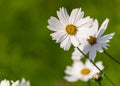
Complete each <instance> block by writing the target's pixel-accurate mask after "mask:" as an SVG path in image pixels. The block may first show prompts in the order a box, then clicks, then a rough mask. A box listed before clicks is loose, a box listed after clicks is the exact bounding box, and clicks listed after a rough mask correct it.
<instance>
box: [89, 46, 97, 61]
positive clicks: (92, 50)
mask: <svg viewBox="0 0 120 86" xmlns="http://www.w3.org/2000/svg"><path fill="white" fill-rule="evenodd" d="M95 57H96V48H95V47H94V46H93V47H91V49H90V51H89V58H90V59H91V60H94V59H95Z"/></svg>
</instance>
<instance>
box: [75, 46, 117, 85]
mask: <svg viewBox="0 0 120 86" xmlns="http://www.w3.org/2000/svg"><path fill="white" fill-rule="evenodd" d="M77 49H78V50H79V51H80V52H81V53H82V54H83V55H84V56H85V58H87V59H89V57H88V56H87V55H86V54H84V53H83V52H82V51H81V50H80V49H79V48H78V47H77ZM89 61H90V62H91V63H92V64H93V65H94V66H95V67H96V68H97V69H98V70H99V71H100V72H101V73H102V74H104V76H105V77H106V79H107V80H108V81H109V82H110V83H111V84H112V85H113V86H116V85H115V84H114V83H113V81H112V80H111V79H110V78H109V77H108V75H107V74H105V73H104V72H103V71H102V70H101V69H100V68H99V67H98V66H97V65H96V64H95V63H94V62H93V61H92V60H90V59H89Z"/></svg>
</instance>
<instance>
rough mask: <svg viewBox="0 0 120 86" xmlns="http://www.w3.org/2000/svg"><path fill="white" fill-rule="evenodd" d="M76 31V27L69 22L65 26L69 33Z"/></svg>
mask: <svg viewBox="0 0 120 86" xmlns="http://www.w3.org/2000/svg"><path fill="white" fill-rule="evenodd" d="M76 31H77V27H76V26H75V25H72V24H70V25H67V26H66V32H67V33H68V34H69V35H75V34H76Z"/></svg>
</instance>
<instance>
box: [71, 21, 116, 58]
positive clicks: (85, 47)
mask: <svg viewBox="0 0 120 86" xmlns="http://www.w3.org/2000/svg"><path fill="white" fill-rule="evenodd" d="M108 22H109V19H105V21H104V22H103V23H102V25H101V27H100V29H98V21H97V20H95V21H94V23H93V26H92V29H93V33H92V34H91V35H89V37H88V38H86V39H85V40H84V42H83V43H82V44H81V45H79V46H78V48H79V49H80V50H81V51H82V52H83V53H84V54H87V53H89V58H90V59H92V60H94V59H95V57H96V53H97V51H98V52H103V49H108V48H107V46H109V45H108V43H109V42H110V39H111V38H112V37H113V36H114V34H115V33H110V34H107V35H104V36H102V35H103V33H104V32H105V30H106V28H107V25H108ZM72 55H73V57H72V59H73V60H80V59H81V58H82V57H83V55H82V54H81V53H80V52H79V50H78V49H77V48H75V50H74V52H73V54H72Z"/></svg>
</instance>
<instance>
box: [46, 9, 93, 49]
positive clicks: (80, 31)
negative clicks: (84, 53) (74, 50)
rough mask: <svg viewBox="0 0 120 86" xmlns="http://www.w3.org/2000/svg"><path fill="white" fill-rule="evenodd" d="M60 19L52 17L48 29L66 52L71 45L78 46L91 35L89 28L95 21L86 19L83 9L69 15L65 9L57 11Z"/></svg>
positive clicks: (74, 10)
mask: <svg viewBox="0 0 120 86" xmlns="http://www.w3.org/2000/svg"><path fill="white" fill-rule="evenodd" d="M57 16H58V19H57V18H55V17H50V19H49V20H48V24H49V25H48V26H47V27H48V29H50V30H52V31H54V33H52V34H51V36H52V38H53V40H56V42H57V43H60V42H61V44H60V47H61V48H64V50H69V48H70V46H71V44H73V45H74V46H78V45H79V44H80V43H81V42H82V41H83V40H82V38H85V37H86V36H87V35H88V34H90V33H91V29H90V28H89V27H91V26H92V23H93V20H92V19H91V18H90V17H85V18H83V16H84V12H83V11H81V8H76V9H73V10H72V12H71V14H70V15H68V13H67V10H66V9H65V8H63V7H62V8H60V10H59V11H57Z"/></svg>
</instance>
